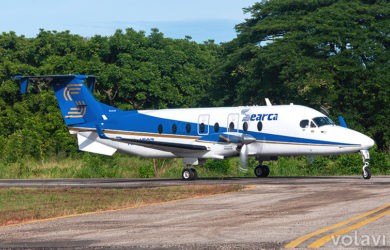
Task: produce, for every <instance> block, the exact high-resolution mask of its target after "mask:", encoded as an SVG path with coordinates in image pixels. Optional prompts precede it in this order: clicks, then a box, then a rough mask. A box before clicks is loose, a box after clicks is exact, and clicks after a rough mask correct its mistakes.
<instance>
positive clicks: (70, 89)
mask: <svg viewBox="0 0 390 250" xmlns="http://www.w3.org/2000/svg"><path fill="white" fill-rule="evenodd" d="M81 86H82V84H68V86H66V87H65V88H64V98H65V101H72V96H71V94H72V95H74V94H79V93H80V90H81V88H80V87H81Z"/></svg>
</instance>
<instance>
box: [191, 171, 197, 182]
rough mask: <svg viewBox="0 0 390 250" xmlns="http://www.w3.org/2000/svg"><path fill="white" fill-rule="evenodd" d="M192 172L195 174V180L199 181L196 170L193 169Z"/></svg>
mask: <svg viewBox="0 0 390 250" xmlns="http://www.w3.org/2000/svg"><path fill="white" fill-rule="evenodd" d="M191 171H192V172H193V173H194V178H193V179H194V180H196V179H198V171H196V169H195V168H191Z"/></svg>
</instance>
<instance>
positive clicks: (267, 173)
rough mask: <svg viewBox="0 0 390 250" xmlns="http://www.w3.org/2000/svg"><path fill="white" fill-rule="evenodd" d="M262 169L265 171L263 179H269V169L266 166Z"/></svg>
mask: <svg viewBox="0 0 390 250" xmlns="http://www.w3.org/2000/svg"><path fill="white" fill-rule="evenodd" d="M261 167H262V170H263V174H262V175H261V177H264V178H266V177H268V175H269V167H268V166H266V165H263V166H261Z"/></svg>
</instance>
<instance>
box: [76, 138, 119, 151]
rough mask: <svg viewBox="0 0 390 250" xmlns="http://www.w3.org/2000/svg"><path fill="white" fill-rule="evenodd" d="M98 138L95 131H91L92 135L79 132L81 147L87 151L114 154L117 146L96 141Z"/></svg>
mask: <svg viewBox="0 0 390 250" xmlns="http://www.w3.org/2000/svg"><path fill="white" fill-rule="evenodd" d="M97 138H98V137H97V135H96V134H94V133H91V135H90V136H88V137H85V136H82V135H80V134H77V140H78V143H79V149H80V150H82V151H86V152H91V153H96V154H102V155H109V156H111V155H113V154H114V153H115V152H116V148H113V147H110V146H107V145H104V144H102V143H100V142H98V141H96V139H97Z"/></svg>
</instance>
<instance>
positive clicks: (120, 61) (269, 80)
mask: <svg viewBox="0 0 390 250" xmlns="http://www.w3.org/2000/svg"><path fill="white" fill-rule="evenodd" d="M244 11H246V12H247V13H249V14H250V17H249V18H247V19H246V20H245V22H243V23H240V24H237V26H236V30H237V37H236V38H235V39H233V40H232V41H230V42H226V43H221V44H215V43H214V41H213V40H209V41H206V42H203V43H196V42H194V41H191V38H190V37H188V36H187V37H185V38H184V39H172V38H167V37H164V35H163V34H162V33H161V32H159V30H158V29H152V30H151V32H150V34H148V35H147V34H146V33H145V32H143V31H135V30H133V29H131V28H128V29H126V30H117V31H116V32H115V33H114V34H113V35H112V36H99V35H96V36H93V37H90V38H85V37H82V36H80V35H74V34H71V32H70V31H65V32H56V31H45V30H40V32H39V34H38V35H37V36H36V37H33V38H26V37H24V36H23V35H21V36H18V35H16V34H15V32H12V31H10V32H4V33H2V34H1V35H0V83H1V86H0V157H1V159H3V160H4V161H9V162H15V161H17V160H18V159H21V158H23V157H26V156H31V157H34V158H37V159H41V158H44V157H46V156H48V155H57V154H63V153H65V154H78V153H77V143H76V140H75V138H74V137H72V136H71V135H69V133H68V130H67V128H66V126H65V124H64V122H63V119H62V116H61V114H60V110H59V108H58V104H57V102H56V100H55V97H54V94H53V93H52V90H51V89H50V88H49V86H47V85H46V84H45V83H39V84H35V85H33V86H30V90H29V94H27V95H24V96H22V95H20V93H19V86H18V84H17V82H15V81H12V80H10V79H11V77H12V76H14V75H50V74H89V75H97V76H98V78H97V84H96V87H95V96H96V97H97V99H99V100H100V101H102V102H104V103H106V104H108V105H112V106H115V107H118V108H121V109H124V110H132V109H159V108H177V107H206V106H234V105H252V104H253V105H254V104H259V105H261V104H263V102H264V101H263V100H264V98H265V97H268V98H270V99H271V100H272V101H273V103H275V104H288V103H290V102H293V103H296V104H302V105H307V106H310V107H313V108H316V109H318V110H321V109H322V110H326V111H327V112H329V115H330V117H331V118H333V119H335V118H337V116H338V115H343V116H344V119H345V120H346V122H347V124H348V126H349V127H351V128H353V129H356V130H359V131H361V132H363V133H365V134H368V135H369V136H371V137H373V138H374V140H375V141H376V143H377V147H378V149H379V150H380V151H388V149H389V146H390V132H389V127H390V99H389V98H390V50H389V48H390V3H389V2H388V1H385V0H383V1H374V0H350V1H346V0H309V1H308V0H268V1H261V2H258V3H256V4H254V5H253V6H251V7H249V8H247V9H244ZM189 32H190V31H189Z"/></svg>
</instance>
